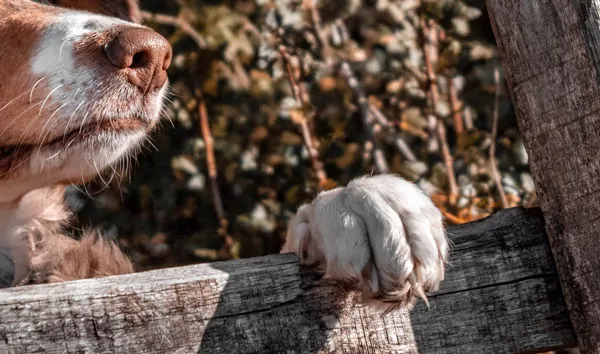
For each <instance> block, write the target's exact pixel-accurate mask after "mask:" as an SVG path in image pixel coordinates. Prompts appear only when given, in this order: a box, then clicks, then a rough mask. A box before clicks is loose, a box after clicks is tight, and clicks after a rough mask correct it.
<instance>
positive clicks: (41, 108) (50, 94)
mask: <svg viewBox="0 0 600 354" xmlns="http://www.w3.org/2000/svg"><path fill="white" fill-rule="evenodd" d="M62 86H63V85H62V84H61V85H58V86H56V87H55V88H54V90H52V91H50V93H49V94H48V96H46V99H45V100H44V103H42V107H40V112H39V113H42V110H43V109H44V106H45V105H46V102H48V100H49V99H50V96H52V94H53V93H54V92H56V90H58V89H59V88H61V87H62Z"/></svg>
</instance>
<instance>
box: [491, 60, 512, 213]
mask: <svg viewBox="0 0 600 354" xmlns="http://www.w3.org/2000/svg"><path fill="white" fill-rule="evenodd" d="M494 84H495V85H496V94H495V97H494V113H493V115H492V145H491V146H490V165H491V166H490V168H491V170H492V176H493V178H494V183H496V188H497V189H498V193H499V194H500V201H501V202H502V208H504V209H505V208H508V200H507V199H506V194H505V193H504V188H503V187H502V181H501V179H500V172H499V171H498V166H497V163H496V139H497V138H498V120H499V116H500V73H499V72H498V68H496V69H495V70H494Z"/></svg>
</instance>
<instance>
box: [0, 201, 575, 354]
mask: <svg viewBox="0 0 600 354" xmlns="http://www.w3.org/2000/svg"><path fill="white" fill-rule="evenodd" d="M449 235H450V237H451V238H452V240H453V242H454V251H453V255H452V264H451V266H450V267H449V270H448V273H447V280H446V281H445V282H444V283H443V286H442V288H441V289H440V291H439V292H437V293H436V294H434V295H432V296H431V297H430V304H431V309H430V310H427V308H426V307H425V306H424V305H423V304H422V303H420V304H419V305H417V306H416V308H415V309H414V310H413V311H412V312H410V313H409V312H406V311H400V312H396V313H391V314H387V315H383V314H380V313H377V312H374V311H372V310H370V309H368V308H365V307H363V306H360V305H356V304H355V302H354V299H353V298H352V297H351V296H348V293H347V292H346V291H344V289H342V288H341V287H339V286H336V285H335V284H330V283H326V282H324V281H322V280H320V277H319V276H318V274H316V273H315V272H314V271H312V270H310V269H304V268H302V267H300V266H299V265H298V262H297V259H296V257H295V256H293V255H290V254H287V255H273V256H267V257H260V258H253V259H246V260H239V261H230V262H220V263H212V264H203V265H195V266H188V267H180V268H171V269H164V270H157V271H150V272H144V273H137V274H132V275H126V276H119V277H107V278H102V279H97V280H82V281H75V282H69V283H59V284H54V285H39V286H33V287H23V288H12V289H7V290H0V352H1V353H25V352H45V353H63V352H75V353H79V352H87V353H196V352H197V353H332V352H336V353H416V352H419V353H516V352H524V351H534V352H535V351H539V350H543V349H550V348H562V347H569V346H572V345H574V343H575V337H574V335H573V332H572V330H571V326H570V323H569V317H568V314H567V312H566V309H565V306H564V303H563V297H562V294H561V290H560V286H559V283H558V278H557V275H556V272H555V270H554V264H553V262H552V256H551V252H550V249H549V247H548V245H547V243H546V236H545V234H544V227H543V220H542V217H541V212H540V211H539V210H538V209H531V210H525V209H521V208H516V209H510V210H506V211H503V212H500V213H497V214H495V215H494V216H492V217H489V218H487V219H484V220H482V221H476V222H472V223H469V224H465V225H461V226H456V227H452V228H450V229H449Z"/></svg>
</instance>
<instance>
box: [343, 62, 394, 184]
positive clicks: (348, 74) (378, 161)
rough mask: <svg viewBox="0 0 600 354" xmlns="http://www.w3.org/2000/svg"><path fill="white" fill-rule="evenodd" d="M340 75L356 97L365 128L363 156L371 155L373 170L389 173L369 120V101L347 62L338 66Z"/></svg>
mask: <svg viewBox="0 0 600 354" xmlns="http://www.w3.org/2000/svg"><path fill="white" fill-rule="evenodd" d="M340 74H341V75H342V77H343V78H344V79H345V80H346V82H347V83H348V86H349V87H350V89H351V90H352V92H353V93H354V96H356V100H357V102H358V107H359V109H360V115H361V118H362V122H363V126H364V128H365V132H366V133H367V142H366V143H365V155H367V156H368V155H370V154H372V155H373V160H374V162H375V168H377V172H378V173H386V172H388V171H389V168H388V165H387V161H386V158H385V155H384V153H383V150H382V149H381V146H380V144H379V142H377V139H376V137H375V122H374V121H373V119H371V114H370V113H371V106H370V105H369V101H368V100H367V96H366V95H365V92H364V91H363V89H362V88H361V87H360V84H359V83H358V79H357V78H356V76H355V75H354V73H353V72H352V69H351V68H350V65H349V64H348V63H347V62H342V65H341V66H340Z"/></svg>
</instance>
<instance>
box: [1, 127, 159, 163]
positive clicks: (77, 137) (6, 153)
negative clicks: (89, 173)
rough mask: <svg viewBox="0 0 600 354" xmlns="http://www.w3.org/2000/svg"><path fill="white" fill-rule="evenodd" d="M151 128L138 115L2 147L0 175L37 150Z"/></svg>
mask: <svg viewBox="0 0 600 354" xmlns="http://www.w3.org/2000/svg"><path fill="white" fill-rule="evenodd" d="M149 129H150V126H149V124H148V122H146V121H144V120H142V119H140V118H137V117H132V118H125V119H117V120H103V121H100V122H92V123H89V124H86V125H84V126H81V127H79V128H76V129H73V130H70V131H69V132H67V133H66V134H63V135H59V136H56V137H54V138H52V139H49V140H48V141H46V142H43V143H41V144H35V143H30V144H21V145H13V146H4V147H0V175H1V174H3V173H6V172H7V171H10V170H11V169H12V168H13V167H14V165H16V164H17V163H19V161H20V160H21V159H22V158H23V157H24V156H26V155H28V154H31V153H32V152H33V151H35V150H38V151H40V150H45V149H56V150H67V149H69V148H70V147H73V146H76V145H78V144H80V143H82V142H85V141H89V140H90V139H93V138H94V137H98V136H100V135H101V134H110V133H113V134H115V133H116V134H119V135H120V134H126V133H134V132H139V131H147V130H149Z"/></svg>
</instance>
